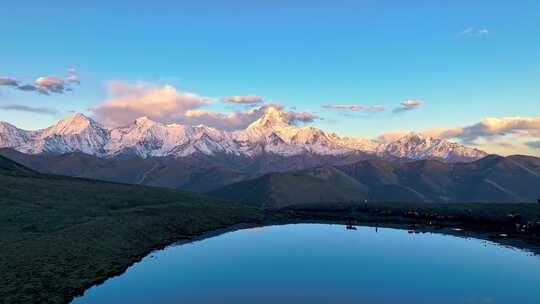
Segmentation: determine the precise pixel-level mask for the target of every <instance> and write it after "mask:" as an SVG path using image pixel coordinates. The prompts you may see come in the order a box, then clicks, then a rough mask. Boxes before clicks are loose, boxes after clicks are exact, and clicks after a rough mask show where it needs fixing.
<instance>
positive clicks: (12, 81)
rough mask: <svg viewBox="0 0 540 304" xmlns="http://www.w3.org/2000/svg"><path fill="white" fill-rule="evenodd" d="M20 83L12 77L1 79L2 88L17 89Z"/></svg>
mask: <svg viewBox="0 0 540 304" xmlns="http://www.w3.org/2000/svg"><path fill="white" fill-rule="evenodd" d="M18 85H19V83H18V81H17V80H16V79H14V78H10V77H0V86H12V87H16V86H18Z"/></svg>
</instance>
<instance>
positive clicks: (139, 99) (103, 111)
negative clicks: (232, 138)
mask: <svg viewBox="0 0 540 304" xmlns="http://www.w3.org/2000/svg"><path fill="white" fill-rule="evenodd" d="M108 89H109V95H110V98H109V99H107V100H105V101H104V102H102V103H100V104H98V105H97V106H95V107H93V108H92V109H90V111H91V112H92V113H93V114H94V116H95V117H96V118H97V119H98V120H100V121H101V122H103V123H104V124H106V125H111V126H118V125H127V124H129V123H131V122H132V121H134V120H135V119H137V118H139V117H142V116H147V117H149V118H150V119H152V120H155V121H159V122H163V123H171V122H177V123H182V124H188V125H198V124H204V125H207V126H211V127H215V128H217V129H221V130H238V129H243V128H245V127H247V126H248V125H249V124H251V123H252V122H253V121H255V120H256V119H257V118H259V117H260V116H261V114H262V113H263V112H264V110H265V109H266V108H267V107H270V106H273V107H276V108H279V109H283V107H282V106H280V105H274V104H266V105H262V106H259V107H256V108H252V109H249V110H245V111H234V112H229V113H222V112H217V111H211V110H208V109H204V108H202V107H203V106H207V105H210V104H211V103H212V101H213V99H212V98H208V97H202V96H200V95H198V94H195V93H188V92H181V91H178V90H177V89H176V88H175V87H173V86H170V85H164V86H157V85H152V84H148V83H127V82H121V81H113V82H110V83H109V88H108ZM286 114H287V115H288V116H289V119H290V121H291V122H292V123H298V122H311V121H313V120H315V119H318V117H317V116H316V115H315V114H313V113H310V112H295V111H290V112H286Z"/></svg>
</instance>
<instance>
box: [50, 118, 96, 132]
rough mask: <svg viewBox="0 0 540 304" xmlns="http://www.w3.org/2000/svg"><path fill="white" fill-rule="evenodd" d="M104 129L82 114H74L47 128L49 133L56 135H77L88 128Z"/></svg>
mask: <svg viewBox="0 0 540 304" xmlns="http://www.w3.org/2000/svg"><path fill="white" fill-rule="evenodd" d="M92 127H95V128H102V126H101V125H100V124H99V123H97V122H96V121H94V120H93V119H91V118H90V117H88V116H86V115H84V114H82V113H73V114H71V115H69V116H68V117H66V118H64V119H62V120H60V121H59V122H58V123H56V124H55V125H54V126H52V127H49V128H47V129H46V130H48V131H47V133H54V134H77V133H80V132H82V131H83V130H85V129H87V128H92Z"/></svg>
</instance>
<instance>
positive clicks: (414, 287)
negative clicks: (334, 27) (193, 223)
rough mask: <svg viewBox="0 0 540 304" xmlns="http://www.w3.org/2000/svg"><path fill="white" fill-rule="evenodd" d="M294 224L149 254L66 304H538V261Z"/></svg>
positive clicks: (463, 242)
mask: <svg viewBox="0 0 540 304" xmlns="http://www.w3.org/2000/svg"><path fill="white" fill-rule="evenodd" d="M347 226H349V225H346V226H345V227H344V226H343V225H327V224H297V225H284V226H270V227H263V228H259V229H249V230H240V231H235V232H231V233H226V234H223V235H220V236H216V237H213V238H210V239H205V240H202V241H198V242H194V243H191V244H186V245H181V246H173V247H169V248H166V249H164V250H161V251H157V252H154V253H152V254H151V255H149V256H148V257H146V258H145V259H143V261H141V262H140V263H138V264H136V265H134V266H133V267H131V268H130V269H129V270H128V271H127V272H126V273H125V274H123V275H121V276H119V277H116V278H112V279H110V280H108V281H107V282H105V283H104V284H103V285H101V286H97V287H94V288H92V289H90V290H88V291H87V292H86V294H85V295H84V296H83V297H81V298H78V299H76V300H75V301H74V302H75V303H540V302H539V301H538V299H540V289H539V288H537V282H538V281H539V279H540V259H538V258H537V257H534V256H530V255H528V254H527V253H526V252H523V251H520V250H510V249H508V248H505V247H501V246H496V245H494V244H492V243H489V242H486V241H481V240H476V239H465V238H458V237H453V236H448V235H441V234H432V233H420V234H415V233H412V234H409V233H408V232H407V231H406V230H397V229H389V228H379V227H360V226H356V225H351V226H353V227H355V228H357V230H354V229H346V228H348V227H347Z"/></svg>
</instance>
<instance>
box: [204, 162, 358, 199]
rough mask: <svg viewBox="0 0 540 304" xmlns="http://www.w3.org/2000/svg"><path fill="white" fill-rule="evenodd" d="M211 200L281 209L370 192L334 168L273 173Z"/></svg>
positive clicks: (227, 188)
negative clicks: (216, 199)
mask: <svg viewBox="0 0 540 304" xmlns="http://www.w3.org/2000/svg"><path fill="white" fill-rule="evenodd" d="M209 194H210V195H212V196H216V197H220V198H224V199H229V200H239V201H243V202H248V203H254V204H256V205H258V206H261V207H263V208H281V207H286V206H290V205H294V204H307V203H312V202H329V203H332V202H349V201H356V200H359V199H366V198H367V188H366V187H365V186H364V185H362V184H361V183H360V182H358V181H356V180H354V179H353V178H351V177H350V176H348V175H346V174H345V173H343V172H342V171H340V170H338V169H336V168H334V167H319V168H315V169H310V170H304V171H298V172H282V173H271V174H267V175H265V176H262V177H260V178H256V179H252V180H247V181H243V182H239V183H236V184H233V185H229V186H225V187H223V188H221V189H218V190H216V191H213V192H210V193H209Z"/></svg>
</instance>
